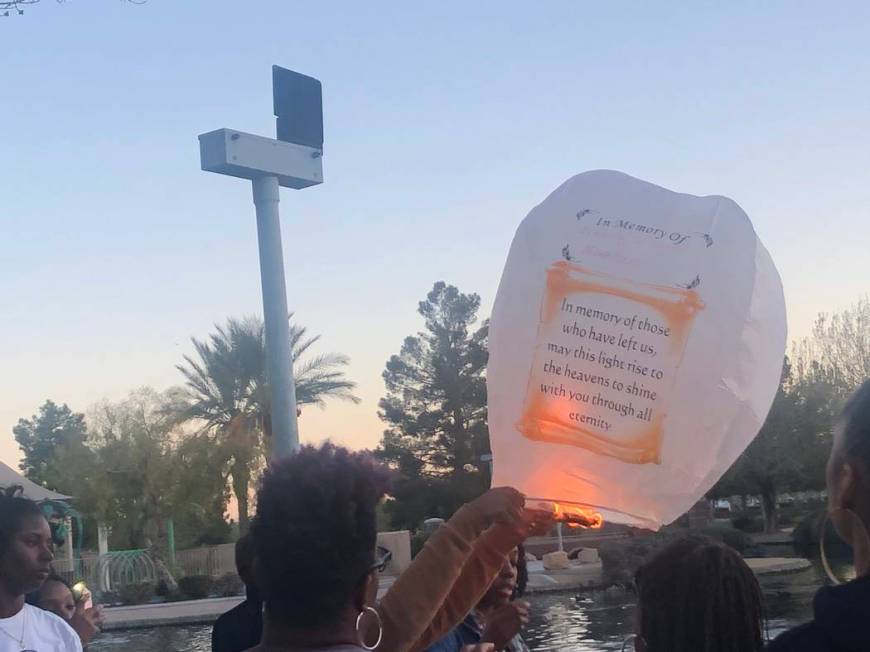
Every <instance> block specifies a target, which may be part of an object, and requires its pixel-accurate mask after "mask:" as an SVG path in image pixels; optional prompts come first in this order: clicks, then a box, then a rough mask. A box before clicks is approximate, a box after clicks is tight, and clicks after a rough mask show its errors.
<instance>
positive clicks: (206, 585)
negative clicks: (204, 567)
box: [178, 575, 214, 600]
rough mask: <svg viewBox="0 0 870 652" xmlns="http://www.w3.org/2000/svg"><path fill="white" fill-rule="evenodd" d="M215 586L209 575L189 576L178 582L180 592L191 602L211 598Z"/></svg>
mask: <svg viewBox="0 0 870 652" xmlns="http://www.w3.org/2000/svg"><path fill="white" fill-rule="evenodd" d="M213 584H214V580H212V578H211V577H210V576H208V575H189V576H187V577H182V578H181V579H180V580H178V590H179V591H181V592H182V593H183V594H184V595H186V596H187V597H188V599H190V600H202V599H203V598H207V597H208V596H209V594H210V593H211V591H212V585H213Z"/></svg>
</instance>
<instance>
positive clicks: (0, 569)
mask: <svg viewBox="0 0 870 652" xmlns="http://www.w3.org/2000/svg"><path fill="white" fill-rule="evenodd" d="M21 494H22V489H21V487H20V486H14V487H9V488H8V489H5V490H2V491H0V652H28V651H33V650H38V651H39V652H82V644H81V641H80V640H79V637H78V635H77V634H76V633H75V632H74V631H73V630H72V628H71V627H70V626H69V625H68V624H67V623H66V622H64V620H63V619H62V618H60V617H58V616H56V615H55V614H53V613H51V612H49V611H43V610H42V609H40V608H38V607H34V606H33V605H29V604H26V603H25V597H26V595H27V594H28V593H30V592H31V591H36V590H37V589H39V588H40V587H41V586H42V583H43V582H45V580H46V579H47V578H48V576H49V575H50V573H51V562H52V559H54V552H53V551H54V541H53V540H52V536H51V528H50V527H49V525H48V521H47V520H46V518H45V516H43V514H42V510H40V508H39V505H37V504H36V503H35V502H33V501H32V500H28V499H27V498H25V497H24V496H22V495H21Z"/></svg>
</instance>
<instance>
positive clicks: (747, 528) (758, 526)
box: [731, 515, 764, 534]
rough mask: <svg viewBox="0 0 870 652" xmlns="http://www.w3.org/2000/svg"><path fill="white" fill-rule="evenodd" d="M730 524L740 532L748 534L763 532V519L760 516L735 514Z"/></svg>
mask: <svg viewBox="0 0 870 652" xmlns="http://www.w3.org/2000/svg"><path fill="white" fill-rule="evenodd" d="M731 524H732V525H733V526H734V527H735V528H736V529H738V530H740V531H741V532H748V533H750V534H758V533H759V532H764V519H763V518H761V517H760V516H747V515H743V516H737V517H736V518H732V519H731Z"/></svg>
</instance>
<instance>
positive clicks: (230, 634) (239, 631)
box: [211, 594, 263, 652]
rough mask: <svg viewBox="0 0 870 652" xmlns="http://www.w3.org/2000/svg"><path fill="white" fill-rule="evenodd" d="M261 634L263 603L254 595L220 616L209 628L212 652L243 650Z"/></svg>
mask: <svg viewBox="0 0 870 652" xmlns="http://www.w3.org/2000/svg"><path fill="white" fill-rule="evenodd" d="M262 635H263V603H262V602H260V600H259V598H258V597H256V596H251V595H250V594H248V599H247V600H245V601H244V602H242V603H241V604H240V605H238V606H237V607H234V608H233V609H230V610H229V611H228V612H226V613H225V614H223V615H222V616H220V617H219V618H218V619H217V621H216V622H215V624H214V628H213V629H212V630H211V649H212V652H243V651H244V650H248V649H250V648H252V647H254V646H256V645H257V644H258V643H259V642H260V638H261V637H262Z"/></svg>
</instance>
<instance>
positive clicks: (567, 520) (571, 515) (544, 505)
mask: <svg viewBox="0 0 870 652" xmlns="http://www.w3.org/2000/svg"><path fill="white" fill-rule="evenodd" d="M532 500H533V501H534V502H533V503H532V504H529V502H531V501H529V500H528V499H527V501H526V503H527V506H529V507H530V508H531V509H535V510H541V511H546V512H552V513H553V516H554V517H555V519H556V522H557V523H564V524H565V525H567V526H568V527H571V528H575V527H582V528H590V529H597V528H600V527H601V526H602V525H604V518H603V517H602V516H601V514H599V513H598V512H596V511H593V510H591V509H588V508H585V507H581V506H580V505H574V504H567V505H566V504H562V503H557V502H555V501H552V500H535V499H532Z"/></svg>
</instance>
